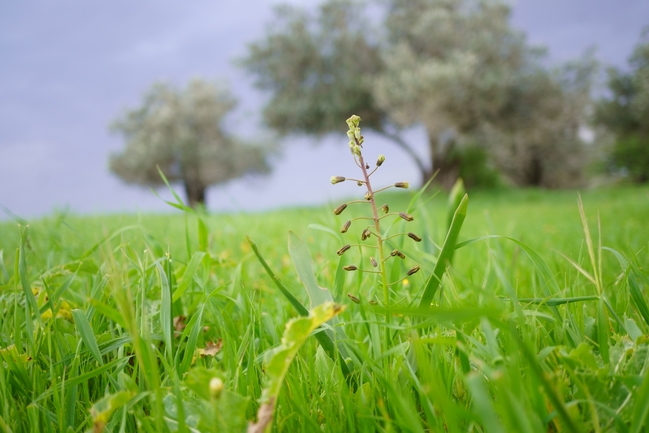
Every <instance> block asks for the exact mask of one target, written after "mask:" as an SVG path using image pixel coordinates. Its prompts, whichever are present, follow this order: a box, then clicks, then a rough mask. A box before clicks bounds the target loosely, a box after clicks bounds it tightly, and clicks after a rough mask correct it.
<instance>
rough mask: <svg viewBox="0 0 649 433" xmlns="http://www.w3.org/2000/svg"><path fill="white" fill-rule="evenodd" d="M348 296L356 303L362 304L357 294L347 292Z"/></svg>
mask: <svg viewBox="0 0 649 433" xmlns="http://www.w3.org/2000/svg"><path fill="white" fill-rule="evenodd" d="M347 297H348V298H349V299H351V300H352V302H353V303H354V304H360V303H361V300H360V299H358V298H357V297H356V296H354V295H352V294H351V293H347Z"/></svg>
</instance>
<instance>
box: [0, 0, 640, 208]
mask: <svg viewBox="0 0 649 433" xmlns="http://www.w3.org/2000/svg"><path fill="white" fill-rule="evenodd" d="M291 3H295V4H300V3H302V4H311V2H308V1H301V2H300V1H298V0H294V1H292V2H291ZM274 4H277V2H276V1H274V0H249V1H244V0H239V1H234V0H214V1H205V0H193V1H189V0H188V1H182V2H181V1H170V0H155V1H154V0H140V1H126V0H111V1H105V2H89V1H86V0H61V1H56V2H55V1H46V0H31V1H30V0H25V1H4V2H2V3H1V4H0V205H2V206H3V207H5V208H7V209H9V210H10V211H11V212H13V213H15V214H18V215H20V216H22V217H26V218H32V217H36V216H40V215H44V214H47V213H49V212H52V210H54V209H57V208H59V209H62V208H66V207H69V208H70V209H71V210H72V211H74V212H75V213H98V212H124V211H126V212H135V211H158V210H169V209H170V208H169V207H168V206H166V205H165V204H164V203H162V202H161V200H160V199H159V198H157V197H155V196H154V195H153V193H151V191H149V190H148V189H145V188H140V187H135V186H128V185H125V184H123V183H122V182H121V181H120V180H119V179H117V178H116V177H114V176H113V175H111V174H110V173H109V171H108V169H107V157H108V155H109V154H110V152H112V151H116V150H118V149H119V148H120V147H121V146H122V144H123V143H122V142H121V140H120V137H119V136H114V135H111V134H109V132H108V128H107V126H108V124H109V123H110V121H111V120H112V119H114V118H115V117H116V116H118V115H119V114H120V113H121V112H123V110H124V109H126V108H128V107H133V106H135V105H136V104H138V103H139V101H140V98H141V95H142V93H143V92H144V91H145V90H146V89H147V88H148V87H149V86H150V84H151V83H152V82H153V81H155V80H161V79H164V80H168V81H171V82H173V83H176V84H178V85H180V84H183V83H185V82H186V81H187V80H188V79H190V78H192V77H196V76H200V77H205V78H209V79H218V80H222V81H224V82H226V83H227V84H228V85H229V86H230V88H231V89H232V91H233V93H234V94H235V96H236V97H237V98H238V99H239V100H240V104H239V107H238V109H237V111H236V112H235V113H234V114H233V115H232V116H231V121H232V124H231V126H232V127H233V128H235V129H237V130H238V131H245V135H247V136H249V137H255V138H257V139H260V138H262V139H263V137H265V136H267V135H266V134H267V133H266V132H264V131H263V130H262V129H261V128H259V125H257V124H256V123H255V122H254V121H253V122H252V124H249V121H248V120H247V119H251V118H252V119H258V110H259V109H260V108H261V107H260V104H261V103H262V102H263V100H264V99H263V95H261V94H260V93H259V92H258V91H257V90H256V89H254V88H253V87H252V85H251V80H250V78H249V77H247V76H246V75H245V73H244V72H243V71H241V70H240V69H238V68H237V67H236V66H235V65H234V64H233V62H232V61H233V59H235V58H237V57H241V56H243V55H244V54H245V53H246V44H247V43H249V42H251V41H254V40H256V39H259V38H260V37H261V36H262V35H263V34H264V29H265V27H266V25H267V24H269V23H270V21H271V20H272V18H273V13H272V6H273V5H274ZM647 24H649V1H648V0H617V1H616V0H607V1H604V0H588V1H586V0H543V1H540V0H520V1H519V2H518V3H515V6H514V14H513V25H514V26H515V27H517V28H519V29H522V30H524V31H525V32H526V33H527V34H528V38H529V40H530V42H532V43H534V44H540V45H545V46H547V47H548V48H549V53H550V59H551V60H552V61H553V62H560V61H565V60H569V59H571V58H575V57H578V56H579V55H580V54H582V53H583V52H584V50H586V49H587V48H588V47H591V46H596V47H597V49H598V51H597V57H598V58H599V60H600V61H602V62H604V63H606V64H612V65H615V66H618V67H624V66H625V65H626V60H627V58H628V56H629V55H630V53H631V50H632V48H633V46H634V45H635V44H636V43H637V41H638V39H639V35H640V32H641V29H642V28H643V26H645V25H647ZM341 121H344V119H341ZM341 125H342V126H341V131H342V132H344V128H345V125H344V123H342V124H341ZM410 137H411V140H412V141H413V142H415V143H416V142H417V141H420V142H421V143H422V144H423V140H422V138H423V136H422V135H421V134H418V132H417V131H413V132H412V133H411V135H410ZM312 141H313V140H310V139H299V140H296V139H293V140H288V141H286V142H285V143H284V153H283V155H282V157H281V158H276V160H275V161H274V167H275V170H274V174H273V175H271V176H270V177H268V178H263V179H243V180H238V181H234V182H231V183H229V184H227V185H226V186H220V187H212V188H211V189H210V190H209V193H208V202H209V207H210V209H213V210H242V209H243V210H257V209H267V208H272V207H278V206H284V205H293V204H304V203H321V202H323V201H327V200H332V199H333V197H335V196H336V195H338V194H341V193H342V194H348V193H350V192H353V191H354V190H353V189H352V190H349V189H346V188H347V187H346V186H344V185H337V186H336V187H338V188H336V187H334V186H332V185H331V184H330V183H329V177H330V176H331V175H338V174H340V175H345V174H350V173H351V174H355V173H354V171H353V169H354V166H353V163H352V162H351V159H350V158H349V153H348V151H346V148H347V145H346V139H345V138H344V137H342V136H341V138H340V139H339V140H334V139H331V138H329V139H327V140H324V141H323V142H322V143H320V145H318V146H310V145H309V143H310V142H312ZM366 142H367V143H372V146H373V150H374V148H375V149H376V150H375V151H376V153H379V152H382V153H385V154H386V155H388V161H387V162H386V169H385V171H388V168H387V167H389V171H390V173H389V179H390V180H391V181H394V180H396V178H398V179H401V178H402V177H403V178H404V180H406V179H408V177H410V180H413V181H418V180H419V179H418V176H417V174H416V171H415V169H414V165H413V164H412V163H411V162H410V161H409V160H408V158H407V157H405V156H404V155H402V154H400V152H399V151H398V150H397V149H396V148H393V147H391V146H390V145H389V144H388V143H384V142H382V141H380V140H379V139H375V138H373V137H371V136H368V137H367V139H366ZM419 149H420V151H421V152H423V151H424V148H423V147H422V146H420V148H419ZM413 177H414V179H413ZM179 191H180V189H179ZM163 195H164V194H163ZM4 213H5V212H4V211H3V209H2V207H0V219H2V218H6V215H4Z"/></svg>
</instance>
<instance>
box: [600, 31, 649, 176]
mask: <svg viewBox="0 0 649 433" xmlns="http://www.w3.org/2000/svg"><path fill="white" fill-rule="evenodd" d="M629 66H630V68H629V72H626V73H625V72H621V71H619V70H617V69H615V68H610V69H609V70H608V78H609V79H608V88H609V91H610V96H609V97H608V98H605V99H602V100H600V101H599V103H598V104H597V110H596V112H595V113H596V114H595V119H596V121H597V122H599V123H600V124H601V125H603V126H605V127H606V128H607V129H608V130H609V131H610V132H612V133H613V135H614V136H615V138H614V144H613V146H612V149H611V150H610V154H609V158H608V159H609V161H608V162H609V168H611V169H613V170H620V169H623V170H625V171H627V172H628V174H629V176H630V177H631V179H632V180H634V181H635V182H639V183H642V182H649V27H646V28H645V30H644V31H643V34H642V36H641V39H640V41H639V42H638V44H637V45H636V47H635V49H634V50H633V54H632V55H631V58H630V59H629Z"/></svg>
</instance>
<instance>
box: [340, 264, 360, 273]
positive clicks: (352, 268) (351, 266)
mask: <svg viewBox="0 0 649 433" xmlns="http://www.w3.org/2000/svg"><path fill="white" fill-rule="evenodd" d="M343 269H344V270H346V271H349V272H351V271H356V270H358V268H357V267H356V266H354V265H347V266H343Z"/></svg>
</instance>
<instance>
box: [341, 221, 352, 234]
mask: <svg viewBox="0 0 649 433" xmlns="http://www.w3.org/2000/svg"><path fill="white" fill-rule="evenodd" d="M351 225H352V222H351V220H350V221H347V222H346V223H345V224H343V226H342V227H341V228H340V233H347V230H349V226H351Z"/></svg>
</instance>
